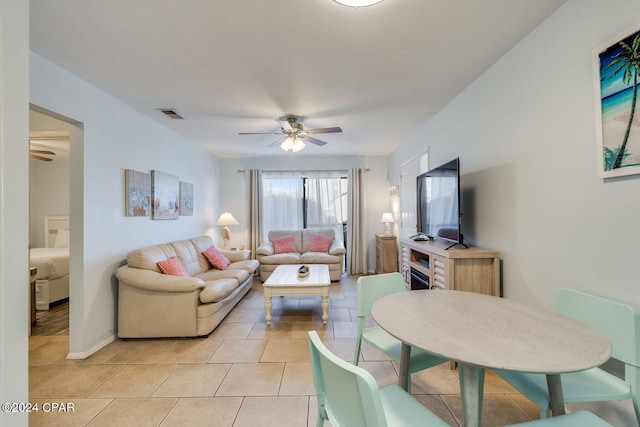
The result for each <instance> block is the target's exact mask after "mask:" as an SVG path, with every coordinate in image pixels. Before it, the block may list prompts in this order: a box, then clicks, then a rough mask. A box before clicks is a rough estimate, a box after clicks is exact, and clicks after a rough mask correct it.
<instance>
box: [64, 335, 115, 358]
mask: <svg viewBox="0 0 640 427" xmlns="http://www.w3.org/2000/svg"><path fill="white" fill-rule="evenodd" d="M115 340H116V336H115V335H112V336H110V337H109V338H107V339H106V340H104V341H102V342H101V343H99V344H96V345H94V346H93V347H92V348H90V349H89V350H88V351H83V352H80V353H69V354H67V359H70V360H81V359H86V358H87V357H89V356H91V355H92V354H93V353H95V352H96V351H98V350H100V349H101V348H102V347H105V346H107V345H109V344H111V343H112V342H114V341H115Z"/></svg>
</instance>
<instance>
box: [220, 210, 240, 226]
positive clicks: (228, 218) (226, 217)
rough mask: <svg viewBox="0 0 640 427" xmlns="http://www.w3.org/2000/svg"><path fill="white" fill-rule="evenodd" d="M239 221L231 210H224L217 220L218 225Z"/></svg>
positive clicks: (233, 223) (236, 223)
mask: <svg viewBox="0 0 640 427" xmlns="http://www.w3.org/2000/svg"><path fill="white" fill-rule="evenodd" d="M238 224H239V222H238V221H236V219H235V218H234V217H233V215H231V214H230V213H229V212H224V213H223V214H222V215H220V218H218V220H217V221H216V225H238Z"/></svg>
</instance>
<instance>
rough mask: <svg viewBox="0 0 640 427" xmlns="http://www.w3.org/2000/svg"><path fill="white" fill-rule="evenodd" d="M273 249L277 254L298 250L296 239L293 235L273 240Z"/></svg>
mask: <svg viewBox="0 0 640 427" xmlns="http://www.w3.org/2000/svg"><path fill="white" fill-rule="evenodd" d="M273 251H274V252H275V253H276V254H286V253H291V252H294V253H295V252H298V249H296V241H295V239H294V237H293V236H286V237H281V238H279V239H275V240H274V241H273Z"/></svg>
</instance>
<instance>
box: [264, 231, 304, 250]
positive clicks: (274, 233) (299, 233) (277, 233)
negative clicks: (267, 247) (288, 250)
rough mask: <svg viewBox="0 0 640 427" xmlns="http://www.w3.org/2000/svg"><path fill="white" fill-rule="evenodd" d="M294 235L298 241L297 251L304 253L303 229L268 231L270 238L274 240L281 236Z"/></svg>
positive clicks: (271, 240)
mask: <svg viewBox="0 0 640 427" xmlns="http://www.w3.org/2000/svg"><path fill="white" fill-rule="evenodd" d="M287 236H293V238H294V240H295V242H296V252H300V253H302V252H303V250H302V230H271V231H269V233H268V240H269V241H270V242H273V241H274V240H276V239H279V238H281V237H287Z"/></svg>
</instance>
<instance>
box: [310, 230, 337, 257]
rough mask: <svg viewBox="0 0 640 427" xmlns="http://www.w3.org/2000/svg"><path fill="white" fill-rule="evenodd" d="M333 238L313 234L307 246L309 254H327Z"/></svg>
mask: <svg viewBox="0 0 640 427" xmlns="http://www.w3.org/2000/svg"><path fill="white" fill-rule="evenodd" d="M331 242H333V238H331V237H327V236H323V235H322V234H314V235H313V237H312V238H311V243H310V244H309V249H308V251H309V252H326V253H329V248H330V247H331Z"/></svg>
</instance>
